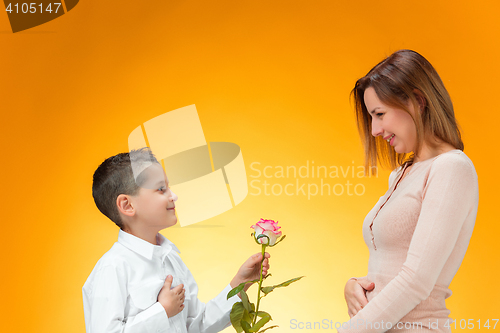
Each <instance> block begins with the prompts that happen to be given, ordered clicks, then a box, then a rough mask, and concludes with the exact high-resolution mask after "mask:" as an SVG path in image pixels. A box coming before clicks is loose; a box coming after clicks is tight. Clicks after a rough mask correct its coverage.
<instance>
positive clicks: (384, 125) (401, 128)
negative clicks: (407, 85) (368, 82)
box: [364, 87, 417, 154]
mask: <svg viewBox="0 0 500 333" xmlns="http://www.w3.org/2000/svg"><path fill="white" fill-rule="evenodd" d="M364 100H365V105H366V109H367V110H368V113H369V114H370V116H371V117H372V135H373V136H375V137H377V136H379V135H381V136H382V137H383V138H384V140H386V141H388V142H389V144H390V145H391V146H393V147H394V150H395V151H396V152H397V153H400V154H402V153H410V152H412V151H414V149H415V147H416V144H417V129H416V127H415V123H414V122H413V119H412V118H411V116H410V115H409V114H408V113H406V112H405V111H403V110H401V109H397V108H393V107H390V106H388V105H386V104H384V103H382V102H381V101H380V99H379V98H378V96H377V93H376V92H375V89H374V88H372V87H368V88H367V89H366V90H365V95H364ZM408 110H409V111H410V112H411V113H412V115H414V114H415V113H414V108H413V104H412V103H408Z"/></svg>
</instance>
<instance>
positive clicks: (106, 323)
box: [82, 230, 240, 333]
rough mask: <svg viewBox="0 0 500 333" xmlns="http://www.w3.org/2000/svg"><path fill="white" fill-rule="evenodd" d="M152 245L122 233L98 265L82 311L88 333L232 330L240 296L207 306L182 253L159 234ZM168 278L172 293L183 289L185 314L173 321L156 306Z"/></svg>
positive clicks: (220, 298)
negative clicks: (235, 307)
mask: <svg viewBox="0 0 500 333" xmlns="http://www.w3.org/2000/svg"><path fill="white" fill-rule="evenodd" d="M157 239H158V241H159V244H161V245H153V244H151V243H149V242H147V241H145V240H142V239H140V238H138V237H135V236H133V235H131V234H129V233H126V232H124V231H122V230H120V231H119V234H118V242H116V243H115V244H114V245H113V246H112V247H111V249H110V250H109V251H108V252H106V253H105V254H104V255H103V256H102V258H101V259H100V260H99V261H98V262H97V264H96V266H95V267H94V269H93V270H92V273H91V274H90V276H89V277H88V279H87V281H86V282H85V284H84V286H83V288H82V291H83V309H84V314H85V327H86V332H87V333H101V332H103V333H104V332H106V333H114V332H123V333H149V332H151V333H170V332H185V333H188V332H189V333H196V332H219V331H221V330H223V329H224V328H226V327H228V326H229V324H230V321H229V313H230V311H231V308H232V306H233V304H234V303H236V302H238V301H240V299H239V297H238V296H233V297H231V298H230V299H229V300H227V299H226V298H227V297H226V296H227V294H228V292H229V291H230V290H231V289H232V288H231V286H230V285H229V284H228V285H227V286H226V288H224V290H223V291H222V292H221V293H220V294H219V295H217V296H216V297H215V298H214V299H212V300H210V301H209V302H207V303H206V304H205V303H203V302H201V301H200V300H198V286H197V284H196V281H195V280H194V278H193V275H192V274H191V272H190V271H189V269H188V268H187V266H186V265H185V264H184V262H183V261H182V260H181V258H180V256H179V254H178V253H179V250H178V249H177V247H176V246H175V245H174V244H173V243H172V242H171V241H169V240H168V239H166V238H165V237H164V236H163V235H161V234H158V235H157ZM167 275H172V276H173V281H172V288H173V287H175V286H177V285H179V284H181V283H182V284H184V289H185V290H186V291H185V297H186V298H185V301H184V309H183V310H182V311H181V312H180V313H178V314H177V315H175V316H173V317H172V318H168V317H167V314H166V312H165V309H164V308H163V306H162V305H161V304H160V303H159V302H158V301H157V298H158V293H159V292H160V289H161V288H162V287H163V284H164V282H165V279H166V277H167Z"/></svg>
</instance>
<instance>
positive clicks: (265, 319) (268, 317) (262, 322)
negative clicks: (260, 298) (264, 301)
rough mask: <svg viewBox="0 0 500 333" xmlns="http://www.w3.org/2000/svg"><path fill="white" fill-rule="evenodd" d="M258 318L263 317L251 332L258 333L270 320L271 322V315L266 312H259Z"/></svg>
mask: <svg viewBox="0 0 500 333" xmlns="http://www.w3.org/2000/svg"><path fill="white" fill-rule="evenodd" d="M257 316H258V317H261V319H260V320H259V321H258V322H256V323H255V325H253V326H252V328H251V329H250V332H257V331H258V330H260V329H261V328H262V326H264V325H265V324H267V322H268V321H269V320H271V315H270V314H269V313H267V312H264V311H259V312H257Z"/></svg>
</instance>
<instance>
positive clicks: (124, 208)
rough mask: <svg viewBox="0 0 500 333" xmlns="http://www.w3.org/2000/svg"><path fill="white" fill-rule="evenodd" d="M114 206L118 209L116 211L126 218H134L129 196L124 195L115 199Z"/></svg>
mask: <svg viewBox="0 0 500 333" xmlns="http://www.w3.org/2000/svg"><path fill="white" fill-rule="evenodd" d="M116 206H117V207H118V211H119V212H120V213H122V214H123V215H126V216H134V215H135V209H134V206H133V204H132V201H131V200H130V196H128V195H126V194H120V195H119V196H118V197H117V198H116Z"/></svg>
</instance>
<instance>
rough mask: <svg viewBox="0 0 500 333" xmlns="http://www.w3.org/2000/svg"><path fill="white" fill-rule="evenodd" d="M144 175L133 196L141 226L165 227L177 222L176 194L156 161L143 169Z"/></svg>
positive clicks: (159, 228) (150, 227) (151, 227)
mask: <svg viewBox="0 0 500 333" xmlns="http://www.w3.org/2000/svg"><path fill="white" fill-rule="evenodd" d="M143 172H144V173H145V175H146V177H145V181H144V183H143V184H141V188H140V189H139V193H138V194H137V195H136V196H134V197H133V204H134V208H135V216H136V218H137V220H138V221H140V223H141V226H142V227H146V228H149V229H158V230H161V229H165V228H168V227H171V226H173V225H175V224H176V223H177V217H176V216H175V201H176V200H177V195H175V193H174V192H172V190H171V189H170V188H169V187H168V178H167V176H166V174H165V171H163V168H162V167H161V165H160V164H158V163H153V165H151V166H150V167H148V168H147V169H146V170H144V171H143Z"/></svg>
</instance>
